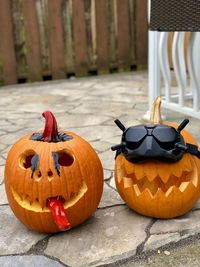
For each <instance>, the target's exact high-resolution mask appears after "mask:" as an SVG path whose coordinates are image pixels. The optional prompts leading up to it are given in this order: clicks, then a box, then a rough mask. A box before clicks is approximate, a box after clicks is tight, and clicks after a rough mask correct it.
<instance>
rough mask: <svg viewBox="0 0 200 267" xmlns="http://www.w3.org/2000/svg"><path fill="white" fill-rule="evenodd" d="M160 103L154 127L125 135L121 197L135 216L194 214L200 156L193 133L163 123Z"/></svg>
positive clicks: (118, 173)
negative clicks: (136, 214) (137, 213)
mask: <svg viewBox="0 0 200 267" xmlns="http://www.w3.org/2000/svg"><path fill="white" fill-rule="evenodd" d="M160 103H161V102H160V98H158V99H157V100H156V101H155V103H154V106H153V112H152V118H151V123H149V124H145V125H137V126H132V127H129V128H126V127H125V126H124V125H123V124H122V123H121V122H120V121H119V120H116V121H115V123H116V124H117V126H118V127H119V128H120V129H121V130H122V139H121V143H120V144H119V145H116V146H113V147H112V150H114V151H115V150H116V160H115V181H116V186H117V189H118V191H119V194H120V195H121V197H122V198H123V199H124V201H125V202H126V203H127V205H128V206H129V207H130V208H132V209H134V210H135V211H137V212H139V213H141V214H143V215H146V216H150V217H155V218H172V217H177V216H180V215H182V214H184V213H186V212H187V211H189V210H190V209H191V208H192V206H193V205H194V204H195V202H196V201H197V200H198V198H199V196H200V159H199V158H200V151H199V150H198V146H197V145H196V141H195V139H194V138H193V137H192V135H191V134H189V133H188V132H186V131H185V130H183V129H184V128H185V127H186V125H187V124H188V123H189V120H188V119H185V120H183V121H182V123H180V125H179V126H177V125H175V124H172V123H168V122H164V123H162V121H161V116H160Z"/></svg>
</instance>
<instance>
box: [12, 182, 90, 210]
mask: <svg viewBox="0 0 200 267" xmlns="http://www.w3.org/2000/svg"><path fill="white" fill-rule="evenodd" d="M87 190H88V187H87V185H86V183H85V182H83V183H82V186H81V187H80V189H79V192H78V194H76V195H74V196H73V197H72V198H71V199H70V200H67V201H66V200H65V198H64V197H63V196H49V197H48V198H47V199H46V201H48V199H50V198H57V197H58V198H59V199H62V202H63V207H64V209H68V208H69V207H72V206H73V205H74V204H75V203H76V202H78V201H79V200H80V199H81V198H82V197H83V196H84V195H85V193H86V192H87ZM11 191H12V194H13V197H14V199H15V201H16V202H17V203H18V204H19V205H20V206H21V207H22V208H24V209H26V210H29V211H34V212H50V209H49V208H48V207H47V206H44V207H42V206H41V205H40V203H39V201H38V199H36V200H35V201H33V202H32V203H31V202H30V201H29V199H28V196H25V197H20V196H19V194H18V193H17V192H16V191H15V190H14V189H13V188H11Z"/></svg>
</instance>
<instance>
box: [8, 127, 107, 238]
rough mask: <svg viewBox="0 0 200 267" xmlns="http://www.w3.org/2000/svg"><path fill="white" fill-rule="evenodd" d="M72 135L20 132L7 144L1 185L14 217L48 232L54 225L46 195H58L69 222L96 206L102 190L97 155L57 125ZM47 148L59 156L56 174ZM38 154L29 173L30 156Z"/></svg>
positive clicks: (78, 221)
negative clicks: (58, 137) (58, 138)
mask: <svg viewBox="0 0 200 267" xmlns="http://www.w3.org/2000/svg"><path fill="white" fill-rule="evenodd" d="M62 133H65V134H67V135H69V136H71V137H73V139H71V140H68V141H65V142H56V143H55V142H44V141H34V140H31V136H32V134H33V133H31V134H28V135H26V136H25V137H22V138H21V139H20V140H19V141H17V142H16V143H15V144H14V145H13V147H12V148H11V150H10V152H9V154H8V157H7V160H6V167H5V186H6V193H7V197H8V201H9V205H10V207H11V209H12V210H13V212H14V214H15V215H16V217H17V218H18V219H19V220H20V221H21V222H22V223H23V224H24V225H26V226H27V227H28V228H30V229H32V230H34V231H38V232H46V233H53V232H58V231H60V229H59V228H58V227H57V225H56V224H55V223H54V220H53V218H52V215H51V211H50V209H49V208H48V207H47V200H48V199H50V198H52V197H58V196H59V197H62V199H63V202H64V204H63V207H64V212H65V213H66V214H67V217H68V219H69V222H70V225H71V227H75V226H77V225H79V224H81V223H82V222H84V221H85V220H86V219H88V218H89V217H90V216H91V215H92V213H93V212H94V211H95V210H96V208H97V206H98V204H99V201H100V198H101V195H102V191H103V169H102V165H101V163H100V160H99V158H98V156H97V154H96V152H95V151H94V150H93V148H92V147H91V146H90V144H89V143H87V142H86V141H85V140H84V139H82V138H81V137H80V136H78V135H76V134H74V133H72V132H67V131H62ZM52 152H56V153H57V154H58V155H59V157H60V158H61V159H62V160H61V163H60V175H58V173H57V171H56V169H55V166H54V160H53V157H52ZM35 154H37V155H38V156H39V161H38V162H39V163H38V168H37V170H36V171H35V172H34V174H33V175H32V171H31V168H30V159H31V158H32V156H33V155H35Z"/></svg>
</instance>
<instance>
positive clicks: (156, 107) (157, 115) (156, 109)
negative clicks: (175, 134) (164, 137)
mask: <svg viewBox="0 0 200 267" xmlns="http://www.w3.org/2000/svg"><path fill="white" fill-rule="evenodd" d="M160 106H161V97H160V96H158V97H156V99H155V100H154V102H153V105H152V108H151V114H150V121H151V122H152V123H155V124H161V123H162V117H161V111H160Z"/></svg>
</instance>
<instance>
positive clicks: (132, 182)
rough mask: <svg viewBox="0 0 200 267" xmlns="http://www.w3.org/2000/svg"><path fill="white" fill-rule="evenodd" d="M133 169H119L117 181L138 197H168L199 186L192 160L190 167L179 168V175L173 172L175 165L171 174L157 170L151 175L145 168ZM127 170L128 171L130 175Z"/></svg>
mask: <svg viewBox="0 0 200 267" xmlns="http://www.w3.org/2000/svg"><path fill="white" fill-rule="evenodd" d="M132 166H133V165H132ZM136 166H139V165H136ZM143 167H144V166H143ZM133 168H135V166H133V167H132V169H131V166H129V168H123V170H122V169H120V168H119V169H118V176H117V180H118V183H120V184H121V185H122V186H123V187H124V188H125V189H127V190H130V189H131V190H133V191H134V193H135V194H136V195H137V196H140V195H142V194H149V195H150V196H151V198H155V197H156V196H157V194H162V195H165V197H168V196H169V195H170V194H171V193H172V192H174V191H179V192H180V193H183V192H185V191H187V190H189V189H190V188H191V187H193V188H196V187H197V186H198V174H197V169H196V166H195V164H194V162H193V160H191V166H190V167H188V166H187V168H183V166H180V168H178V169H179V173H175V170H174V171H173V165H171V169H172V171H170V170H169V172H166V173H163V174H162V173H161V172H162V170H161V171H160V173H159V170H158V169H156V168H155V173H154V174H152V170H149V175H148V170H147V169H146V171H145V167H144V168H143V169H142V168H141V169H140V171H139V168H138V170H135V169H133ZM136 168H137V167H136ZM159 168H161V167H159ZM125 169H128V170H129V173H127V172H126V171H125ZM175 174H176V175H175Z"/></svg>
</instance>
